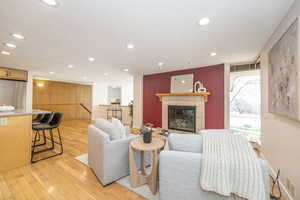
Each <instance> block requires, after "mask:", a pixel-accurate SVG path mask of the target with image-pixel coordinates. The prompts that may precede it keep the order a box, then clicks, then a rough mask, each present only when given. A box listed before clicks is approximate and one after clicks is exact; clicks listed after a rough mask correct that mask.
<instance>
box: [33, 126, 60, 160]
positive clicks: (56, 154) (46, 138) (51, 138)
mask: <svg viewBox="0 0 300 200" xmlns="http://www.w3.org/2000/svg"><path fill="white" fill-rule="evenodd" d="M57 133H58V139H59V141H58V142H57V141H55V140H54V137H53V129H49V134H50V138H49V137H46V133H45V131H44V130H43V139H44V142H43V143H41V144H36V142H37V141H39V140H37V137H38V136H39V137H40V133H39V131H38V130H37V131H36V132H35V136H34V141H33V145H32V150H31V162H32V163H36V162H38V161H41V160H46V159H48V158H52V157H54V156H58V155H61V154H63V151H64V150H63V144H62V139H61V135H60V130H59V128H57ZM47 140H50V141H51V147H49V148H45V149H41V150H38V151H35V148H36V147H38V146H43V145H46V144H47ZM55 144H58V145H59V146H60V151H59V152H58V153H55V154H53V155H50V156H47V157H44V158H41V159H38V160H34V155H36V154H39V153H42V152H45V151H51V150H54V149H55Z"/></svg>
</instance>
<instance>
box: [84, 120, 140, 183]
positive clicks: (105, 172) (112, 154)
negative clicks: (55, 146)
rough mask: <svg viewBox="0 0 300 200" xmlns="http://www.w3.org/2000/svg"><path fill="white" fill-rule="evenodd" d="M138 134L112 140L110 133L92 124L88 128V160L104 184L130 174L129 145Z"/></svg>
mask: <svg viewBox="0 0 300 200" xmlns="http://www.w3.org/2000/svg"><path fill="white" fill-rule="evenodd" d="M137 137H139V136H137V135H129V136H128V137H125V138H121V139H117V140H112V141H111V140H110V138H109V135H108V134H107V133H105V132H104V131H102V130H101V129H99V128H97V127H96V126H94V125H90V126H89V128H88V162H89V166H90V167H91V168H92V169H93V171H94V173H95V174H96V176H97V177H98V178H99V180H100V181H101V183H102V185H107V184H110V183H112V182H114V181H116V180H118V179H120V178H122V177H124V176H127V175H129V162H128V146H129V144H130V142H131V140H133V139H135V138H137Z"/></svg>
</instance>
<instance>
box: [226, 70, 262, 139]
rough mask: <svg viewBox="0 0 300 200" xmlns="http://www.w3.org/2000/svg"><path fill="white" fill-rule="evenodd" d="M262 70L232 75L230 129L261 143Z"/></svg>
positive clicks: (238, 72) (233, 73) (232, 73)
mask: <svg viewBox="0 0 300 200" xmlns="http://www.w3.org/2000/svg"><path fill="white" fill-rule="evenodd" d="M260 121H261V79H260V70H249V71H236V72H231V73H230V129H232V130H233V131H234V133H236V134H241V135H243V136H245V137H247V138H248V139H249V140H250V141H254V142H258V143H260V135H261V123H260Z"/></svg>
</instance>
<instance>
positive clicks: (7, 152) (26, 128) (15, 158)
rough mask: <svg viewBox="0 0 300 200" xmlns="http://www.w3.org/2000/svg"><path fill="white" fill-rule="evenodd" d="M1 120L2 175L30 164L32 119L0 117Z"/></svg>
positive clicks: (0, 154)
mask: <svg viewBox="0 0 300 200" xmlns="http://www.w3.org/2000/svg"><path fill="white" fill-rule="evenodd" d="M0 120H1V121H2V122H1V125H0V133H1V134H0V173H1V172H5V171H8V170H11V169H14V168H17V167H22V166H24V165H28V164H29V163H30V158H31V157H30V156H31V124H32V117H31V115H28V116H11V117H0ZM4 121H5V122H4Z"/></svg>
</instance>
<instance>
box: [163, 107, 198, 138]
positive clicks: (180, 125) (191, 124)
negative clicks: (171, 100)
mask: <svg viewBox="0 0 300 200" xmlns="http://www.w3.org/2000/svg"><path fill="white" fill-rule="evenodd" d="M168 129H173V130H178V131H186V132H195V131H196V106H173V105H169V106H168Z"/></svg>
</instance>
